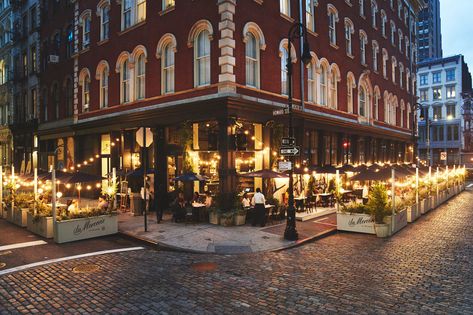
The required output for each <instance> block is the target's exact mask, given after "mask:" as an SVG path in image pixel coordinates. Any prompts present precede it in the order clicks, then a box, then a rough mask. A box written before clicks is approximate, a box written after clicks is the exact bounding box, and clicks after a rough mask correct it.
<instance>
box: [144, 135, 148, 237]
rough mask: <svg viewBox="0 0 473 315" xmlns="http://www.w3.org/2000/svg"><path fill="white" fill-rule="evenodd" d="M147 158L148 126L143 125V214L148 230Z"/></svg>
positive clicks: (146, 230)
mask: <svg viewBox="0 0 473 315" xmlns="http://www.w3.org/2000/svg"><path fill="white" fill-rule="evenodd" d="M146 160H147V159H146V127H143V204H144V211H143V215H144V217H145V232H148V213H147V211H146V197H147V196H146V173H147V172H146V165H147V163H146V162H147V161H146Z"/></svg>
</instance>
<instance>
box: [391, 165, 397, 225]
mask: <svg viewBox="0 0 473 315" xmlns="http://www.w3.org/2000/svg"><path fill="white" fill-rule="evenodd" d="M391 181H392V182H391V197H392V206H393V207H392V217H391V233H392V232H394V222H395V218H394V215H395V212H396V211H395V209H396V171H395V170H394V168H392V169H391Z"/></svg>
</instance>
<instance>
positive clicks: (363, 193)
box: [361, 184, 369, 205]
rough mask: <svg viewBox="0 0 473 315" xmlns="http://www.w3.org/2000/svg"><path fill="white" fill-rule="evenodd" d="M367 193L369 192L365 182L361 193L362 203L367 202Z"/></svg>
mask: <svg viewBox="0 0 473 315" xmlns="http://www.w3.org/2000/svg"><path fill="white" fill-rule="evenodd" d="M368 193H369V190H368V186H367V185H366V184H365V185H363V192H362V194H361V196H362V199H363V204H364V205H366V204H367V203H368Z"/></svg>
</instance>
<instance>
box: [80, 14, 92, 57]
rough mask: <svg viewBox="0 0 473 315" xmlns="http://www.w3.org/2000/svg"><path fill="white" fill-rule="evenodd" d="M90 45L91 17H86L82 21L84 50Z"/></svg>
mask: <svg viewBox="0 0 473 315" xmlns="http://www.w3.org/2000/svg"><path fill="white" fill-rule="evenodd" d="M89 45H90V15H86V16H84V17H83V19H82V49H86V48H88V47H89Z"/></svg>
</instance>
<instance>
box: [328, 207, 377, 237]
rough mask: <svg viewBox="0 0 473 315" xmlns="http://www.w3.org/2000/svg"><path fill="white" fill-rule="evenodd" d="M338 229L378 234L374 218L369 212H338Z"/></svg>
mask: <svg viewBox="0 0 473 315" xmlns="http://www.w3.org/2000/svg"><path fill="white" fill-rule="evenodd" d="M337 230H339V231H347V232H357V233H366V234H376V232H375V229H374V220H373V218H372V217H371V216H370V215H369V214H360V213H352V214H350V213H342V212H337Z"/></svg>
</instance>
